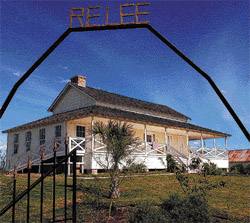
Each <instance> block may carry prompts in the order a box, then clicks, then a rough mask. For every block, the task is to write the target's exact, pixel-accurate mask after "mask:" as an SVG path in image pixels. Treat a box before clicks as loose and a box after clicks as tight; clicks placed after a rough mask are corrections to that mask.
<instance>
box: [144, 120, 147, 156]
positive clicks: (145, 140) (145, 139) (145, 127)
mask: <svg viewBox="0 0 250 223" xmlns="http://www.w3.org/2000/svg"><path fill="white" fill-rule="evenodd" d="M144 142H145V155H146V156H147V125H144Z"/></svg>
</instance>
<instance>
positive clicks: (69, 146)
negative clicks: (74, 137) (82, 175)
mask: <svg viewBox="0 0 250 223" xmlns="http://www.w3.org/2000/svg"><path fill="white" fill-rule="evenodd" d="M68 142H69V143H68V153H69V152H70V151H71V138H70V137H69V140H68ZM69 175H70V157H69V158H68V176H69Z"/></svg>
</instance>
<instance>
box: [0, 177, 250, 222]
mask: <svg viewBox="0 0 250 223" xmlns="http://www.w3.org/2000/svg"><path fill="white" fill-rule="evenodd" d="M37 177H38V175H35V176H33V177H32V180H33V181H34V180H35V179H36V178H37ZM189 177H190V178H192V181H194V182H195V181H198V180H199V179H200V178H201V177H202V176H199V175H189ZM63 179H64V178H63V177H62V176H60V175H59V176H57V188H56V193H57V194H56V208H57V213H56V214H57V216H58V217H60V216H62V215H63V204H64V197H63V190H64V188H63ZM208 179H209V181H210V182H216V181H220V180H223V181H225V182H226V185H225V187H223V188H216V189H214V190H211V191H209V192H208V196H207V198H208V202H209V205H210V209H211V210H218V211H219V212H220V213H226V214H228V215H229V216H230V217H232V218H236V219H242V218H245V219H246V218H248V217H249V216H250V193H249V191H250V177H244V176H209V177H208ZM26 181H27V179H26V176H25V175H18V178H17V190H18V191H22V190H24V189H25V187H26ZM69 181H71V180H69ZM11 182H12V178H11V177H10V176H5V175H0V208H2V207H3V206H4V205H5V204H6V203H7V202H8V201H10V200H11ZM69 183H70V182H69ZM93 185H95V186H98V185H99V186H101V187H102V189H103V190H104V191H105V190H107V188H108V179H99V180H96V179H88V180H87V179H81V178H78V186H79V187H80V188H81V187H89V188H92V186H93ZM45 187H46V189H45V199H44V216H45V220H46V219H51V216H52V178H51V177H48V178H46V180H45ZM174 192H178V193H182V190H181V188H180V185H179V183H178V181H177V180H176V178H175V175H156V174H150V175H148V176H147V175H144V176H140V177H129V178H126V179H124V182H123V184H122V186H121V197H120V198H119V199H118V200H116V201H115V205H116V206H117V207H124V206H125V207H126V206H134V205H137V204H140V203H142V202H151V203H152V204H153V205H159V204H160V203H161V201H162V200H164V199H166V198H167V197H168V196H169V195H170V194H171V193H174ZM68 199H69V201H68V203H69V205H70V203H71V191H70V189H69V193H68ZM91 200H93V198H92V196H91V194H87V193H85V192H82V191H81V190H78V192H77V201H78V204H79V208H78V211H79V213H83V215H85V216H86V215H89V214H90V213H91V212H92V213H93V210H91V209H90V206H89V203H91ZM101 202H102V203H104V204H106V205H107V206H108V204H109V200H108V199H107V198H105V197H102V198H101ZM39 208H40V186H37V187H36V188H35V189H34V190H33V191H32V192H31V221H30V222H39V210H40V209H39ZM69 209H70V208H69ZM81 209H82V210H81ZM10 213H11V211H8V213H6V214H5V215H4V216H2V217H0V222H10ZM17 213H18V214H17V219H18V220H19V221H17V222H25V219H26V199H22V201H21V202H19V204H18V205H17ZM69 214H70V211H69ZM85 219H86V218H85ZM239 221H240V220H239ZM45 222H46V221H45ZM236 222H237V221H236Z"/></svg>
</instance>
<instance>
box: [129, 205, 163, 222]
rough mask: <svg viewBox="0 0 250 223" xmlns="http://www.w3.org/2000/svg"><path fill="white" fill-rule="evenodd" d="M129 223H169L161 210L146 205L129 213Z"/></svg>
mask: <svg viewBox="0 0 250 223" xmlns="http://www.w3.org/2000/svg"><path fill="white" fill-rule="evenodd" d="M128 222H129V223H167V222H168V221H167V219H166V217H165V216H164V214H163V213H162V210H161V208H159V207H154V206H152V204H150V203H144V204H141V205H139V206H138V207H136V208H135V209H134V210H132V211H131V212H130V213H129V221H128Z"/></svg>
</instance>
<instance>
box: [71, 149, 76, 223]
mask: <svg viewBox="0 0 250 223" xmlns="http://www.w3.org/2000/svg"><path fill="white" fill-rule="evenodd" d="M72 188H73V195H72V222H74V223H75V222H76V149H75V150H74V152H73V185H72Z"/></svg>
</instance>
